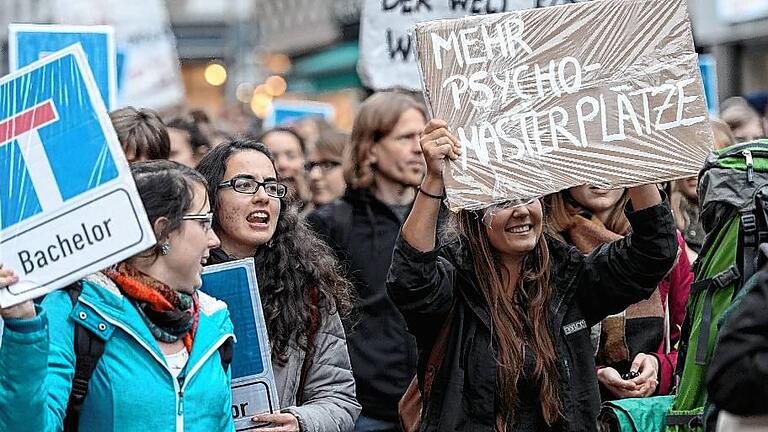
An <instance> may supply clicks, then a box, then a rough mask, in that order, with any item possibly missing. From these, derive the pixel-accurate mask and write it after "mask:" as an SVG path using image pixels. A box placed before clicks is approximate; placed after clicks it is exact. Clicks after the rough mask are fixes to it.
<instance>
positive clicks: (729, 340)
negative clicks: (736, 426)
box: [707, 271, 768, 416]
mask: <svg viewBox="0 0 768 432" xmlns="http://www.w3.org/2000/svg"><path fill="white" fill-rule="evenodd" d="M707 383H708V386H707V390H708V392H709V393H708V394H709V399H710V400H711V401H712V402H714V404H715V406H716V407H717V409H720V410H725V411H728V412H730V413H731V414H735V415H739V416H757V415H768V273H766V272H765V271H764V272H762V273H761V274H760V283H759V284H758V285H757V286H756V287H754V288H753V289H752V290H751V291H750V292H749V293H747V294H746V295H745V296H744V298H743V299H742V300H741V303H740V304H739V305H738V306H737V309H736V310H735V311H734V313H733V315H731V316H730V317H729V318H728V319H726V321H725V323H724V324H723V327H722V329H721V330H720V336H719V339H718V342H717V346H716V347H715V352H714V354H713V356H712V362H711V363H710V364H709V370H708V372H707Z"/></svg>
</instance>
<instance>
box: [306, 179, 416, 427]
mask: <svg viewBox="0 0 768 432" xmlns="http://www.w3.org/2000/svg"><path fill="white" fill-rule="evenodd" d="M307 222H309V224H310V225H311V226H312V228H313V229H314V230H315V231H316V232H317V233H318V234H319V235H320V237H321V238H323V240H325V241H326V242H327V243H328V245H329V246H331V248H333V250H334V252H335V253H336V256H337V258H338V260H339V262H340V263H341V264H342V266H343V267H345V271H346V274H347V277H348V278H349V279H350V280H351V281H352V283H353V284H354V286H355V288H356V294H357V296H358V297H359V301H358V303H357V304H356V307H355V311H354V313H353V315H352V321H353V323H352V325H351V326H350V327H351V328H348V329H347V346H348V348H349V356H350V359H351V360H352V370H353V373H354V376H355V382H356V384H357V398H358V400H359V401H360V404H361V405H362V406H363V412H362V415H364V416H368V417H373V418H377V419H381V420H389V421H395V420H397V403H398V401H399V400H400V397H401V396H402V395H403V393H405V389H406V388H407V387H408V384H409V383H410V381H411V379H412V378H413V375H414V374H415V373H416V354H417V352H416V341H415V339H414V338H413V336H411V335H410V334H409V333H408V331H407V330H406V325H405V319H404V318H403V316H402V315H401V314H400V311H398V310H397V307H395V305H394V303H392V300H390V299H389V297H388V296H387V289H386V278H387V271H388V270H389V265H390V263H391V261H392V250H393V249H394V246H395V239H397V235H398V233H399V232H400V225H401V220H400V218H399V217H398V216H397V215H396V214H395V213H394V212H393V211H392V210H391V209H390V208H389V207H388V206H387V205H386V204H384V203H383V202H381V201H379V200H378V199H376V197H375V196H374V195H373V194H372V193H371V192H370V191H369V190H367V189H351V188H350V189H348V190H347V193H346V194H345V195H344V197H343V198H342V199H340V200H337V201H336V202H334V203H331V204H328V205H326V206H323V207H320V208H319V209H317V210H315V211H314V212H313V213H311V214H310V215H309V216H308V217H307Z"/></svg>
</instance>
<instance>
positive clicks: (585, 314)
mask: <svg viewBox="0 0 768 432" xmlns="http://www.w3.org/2000/svg"><path fill="white" fill-rule="evenodd" d="M420 144H421V146H422V149H423V153H424V159H425V160H426V163H427V174H426V176H425V178H424V180H423V181H422V183H421V188H420V190H419V193H418V195H417V198H416V201H415V203H414V206H413V210H412V211H411V214H410V215H409V216H408V219H407V220H406V221H405V224H404V226H403V229H402V232H401V236H400V238H399V239H398V241H397V243H396V246H395V252H394V257H393V259H392V266H391V268H390V272H389V276H388V289H389V294H390V297H391V298H392V300H393V301H394V302H395V304H397V306H398V308H399V309H400V311H401V312H402V313H403V315H404V316H405V319H406V321H407V322H408V329H409V330H410V331H411V332H412V333H413V334H414V335H415V336H416V340H417V344H418V347H419V352H420V362H419V365H420V370H419V378H420V380H421V382H422V384H423V383H425V382H430V381H431V382H432V384H431V388H429V389H426V390H428V391H427V393H428V394H429V397H428V398H427V400H426V401H425V402H424V408H423V410H422V413H423V414H422V418H421V429H420V430H421V431H488V432H491V431H494V432H495V431H504V432H506V431H512V430H515V431H518V430H520V431H529V430H530V431H544V430H559V431H576V430H578V431H582V430H595V429H596V418H597V414H598V410H599V408H600V395H599V393H598V387H597V379H596V376H595V361H594V356H593V351H592V344H591V342H590V331H589V329H590V327H591V326H592V325H593V324H595V323H597V322H599V321H600V320H602V319H603V318H605V317H606V316H607V315H609V314H611V313H616V312H620V311H622V310H624V309H625V308H626V307H627V306H628V305H630V304H632V303H634V302H637V301H638V300H640V299H642V298H644V297H648V296H649V295H651V293H652V292H653V291H654V289H655V288H656V285H657V284H658V283H659V281H660V280H661V278H662V277H663V276H664V275H665V274H666V273H667V272H668V271H669V269H670V268H671V267H672V264H673V263H674V261H675V257H676V253H677V250H678V248H677V241H676V240H675V225H674V220H673V219H672V215H671V213H670V211H669V207H668V205H667V204H666V203H665V202H663V200H662V198H661V196H660V194H659V191H658V189H657V188H656V187H655V186H653V185H648V186H640V187H636V188H632V189H630V190H629V192H628V194H629V196H630V200H631V202H632V204H631V206H628V208H627V218H628V219H629V222H630V223H631V225H632V229H633V232H632V234H630V235H629V236H627V237H626V238H624V239H621V240H619V241H616V242H613V243H610V244H608V245H605V246H604V247H601V248H599V249H597V250H595V251H594V252H592V253H591V254H589V255H586V256H585V255H582V254H581V253H580V252H578V251H577V250H576V249H574V248H572V247H569V246H566V245H565V244H563V243H562V242H559V241H556V240H554V239H552V238H550V237H547V236H545V235H544V233H543V232H544V230H543V220H544V215H543V211H542V206H541V202H540V201H539V200H538V199H536V200H532V201H529V202H507V203H504V204H502V205H497V206H492V207H489V208H486V209H483V210H475V211H469V210H461V211H459V212H458V214H456V217H455V224H454V228H455V229H454V232H453V233H451V234H449V235H448V238H447V239H445V240H447V241H445V242H443V243H442V244H438V239H437V238H436V237H437V236H436V225H437V217H438V212H439V209H440V204H441V201H442V199H441V197H442V195H443V192H444V183H443V168H444V166H445V161H446V159H448V158H450V159H451V160H456V159H457V158H458V156H459V155H460V153H461V151H462V149H461V146H460V143H459V141H458V140H457V139H456V138H455V137H454V136H453V135H452V134H451V133H450V132H449V131H448V130H447V126H446V123H445V122H443V121H440V120H432V121H430V123H429V124H427V126H426V128H425V129H424V131H423V133H422V135H421V139H420ZM443 329H445V331H446V333H444V335H445V336H444V339H443V338H441V344H440V346H439V347H435V346H434V345H435V342H436V340H437V339H438V335H440V333H441V330H443ZM436 348H440V349H441V350H443V353H444V355H443V356H442V359H440V361H437V362H436V364H429V365H427V363H428V359H429V358H430V353H431V352H432V350H433V349H436ZM438 358H439V356H438Z"/></svg>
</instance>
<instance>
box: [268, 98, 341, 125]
mask: <svg viewBox="0 0 768 432" xmlns="http://www.w3.org/2000/svg"><path fill="white" fill-rule="evenodd" d="M334 113H335V110H334V108H333V105H331V104H328V103H322V102H314V101H304V100H285V101H283V100H279V101H275V102H274V103H272V111H270V112H269V115H268V116H267V117H266V118H265V119H264V128H266V129H268V128H273V127H275V126H282V125H286V124H289V123H294V122H297V121H299V120H302V119H305V118H307V117H322V118H323V119H325V120H326V121H327V122H328V123H332V122H333V116H334Z"/></svg>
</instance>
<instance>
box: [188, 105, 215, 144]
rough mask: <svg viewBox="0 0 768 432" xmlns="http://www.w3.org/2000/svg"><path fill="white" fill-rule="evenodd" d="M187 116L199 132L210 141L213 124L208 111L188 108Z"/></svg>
mask: <svg viewBox="0 0 768 432" xmlns="http://www.w3.org/2000/svg"><path fill="white" fill-rule="evenodd" d="M189 117H190V118H191V119H192V121H193V122H194V123H195V126H197V128H198V129H200V132H201V133H202V134H203V135H205V137H206V138H207V139H208V141H210V140H211V137H212V136H213V124H212V123H211V118H210V117H209V116H208V113H206V112H205V111H203V110H201V109H192V110H189Z"/></svg>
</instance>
